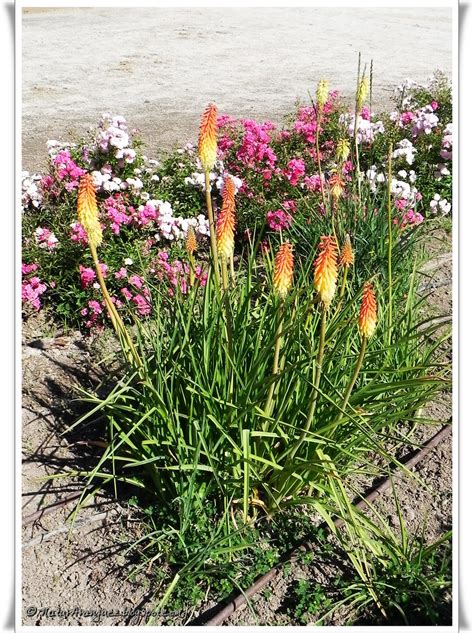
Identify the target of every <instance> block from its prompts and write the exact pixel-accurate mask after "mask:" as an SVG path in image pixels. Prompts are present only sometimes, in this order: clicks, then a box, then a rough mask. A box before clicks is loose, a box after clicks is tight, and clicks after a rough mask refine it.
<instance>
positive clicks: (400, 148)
mask: <svg viewBox="0 0 474 633" xmlns="http://www.w3.org/2000/svg"><path fill="white" fill-rule="evenodd" d="M416 152H417V150H416V148H415V147H413V143H412V142H411V141H410V140H409V139H407V138H404V139H402V140H401V141H399V142H398V143H397V147H396V149H395V151H394V152H393V154H392V157H393V158H399V157H401V158H404V159H405V160H406V162H407V163H408V164H409V165H412V164H413V160H414V158H415V154H416Z"/></svg>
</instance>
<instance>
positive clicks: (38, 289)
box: [21, 263, 46, 311]
mask: <svg viewBox="0 0 474 633" xmlns="http://www.w3.org/2000/svg"><path fill="white" fill-rule="evenodd" d="M36 270H38V264H25V263H23V264H22V265H21V274H22V276H24V275H29V274H30V273H32V272H35V271H36ZM45 291H46V284H44V283H41V279H40V278H39V277H30V279H24V280H23V281H22V284H21V301H22V303H27V304H29V305H30V306H32V307H33V308H34V309H35V310H36V311H38V310H39V309H40V308H41V300H40V296H41V295H42V294H43V292H45Z"/></svg>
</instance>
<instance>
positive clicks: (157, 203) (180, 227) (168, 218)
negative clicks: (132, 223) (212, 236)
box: [138, 200, 209, 241]
mask: <svg viewBox="0 0 474 633" xmlns="http://www.w3.org/2000/svg"><path fill="white" fill-rule="evenodd" d="M147 205H150V206H152V207H153V208H154V209H156V211H157V216H156V224H157V226H158V228H159V232H158V233H156V234H155V239H156V240H157V241H160V240H161V238H164V239H166V240H170V241H173V240H181V239H184V238H185V237H186V233H187V232H188V228H189V227H190V226H192V227H193V228H194V230H195V232H196V234H197V235H198V236H199V235H202V236H208V235H209V222H208V221H207V220H206V218H205V216H204V215H203V214H202V213H201V214H199V215H198V216H197V218H183V217H182V216H175V215H174V214H173V208H172V207H171V205H170V203H169V202H163V200H149V201H148V202H147ZM143 209H144V207H143V206H141V207H138V212H140V211H142V210H143Z"/></svg>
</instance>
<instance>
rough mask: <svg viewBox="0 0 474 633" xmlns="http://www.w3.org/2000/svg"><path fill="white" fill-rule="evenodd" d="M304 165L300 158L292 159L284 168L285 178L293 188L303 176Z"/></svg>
mask: <svg viewBox="0 0 474 633" xmlns="http://www.w3.org/2000/svg"><path fill="white" fill-rule="evenodd" d="M304 172H305V164H304V160H303V159H301V158H292V159H291V160H289V161H288V164H287V166H286V171H285V176H286V177H287V178H288V180H289V181H290V184H292V185H293V186H294V185H296V184H297V183H298V180H299V179H300V178H301V177H302V176H304Z"/></svg>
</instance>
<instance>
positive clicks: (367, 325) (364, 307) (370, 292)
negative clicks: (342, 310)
mask: <svg viewBox="0 0 474 633" xmlns="http://www.w3.org/2000/svg"><path fill="white" fill-rule="evenodd" d="M376 325H377V302H376V300H375V293H374V287H373V285H372V284H371V283H369V282H366V283H365V284H364V289H363V291H362V302H361V304H360V313H359V330H360V333H361V335H362V336H363V337H366V338H369V337H370V336H372V334H373V333H374V332H375V326H376Z"/></svg>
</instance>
